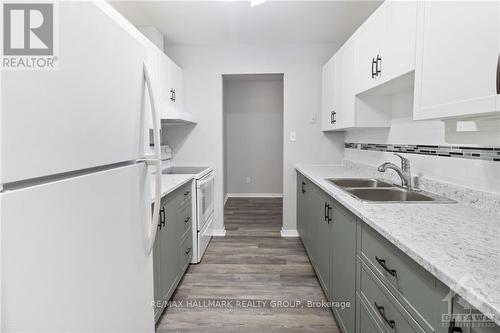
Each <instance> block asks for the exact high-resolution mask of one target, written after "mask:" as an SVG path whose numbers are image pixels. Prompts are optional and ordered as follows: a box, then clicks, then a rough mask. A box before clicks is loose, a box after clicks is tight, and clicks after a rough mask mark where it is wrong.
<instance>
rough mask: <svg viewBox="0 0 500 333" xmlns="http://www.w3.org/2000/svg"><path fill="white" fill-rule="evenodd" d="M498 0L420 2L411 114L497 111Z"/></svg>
mask: <svg viewBox="0 0 500 333" xmlns="http://www.w3.org/2000/svg"><path fill="white" fill-rule="evenodd" d="M499 7H500V2H498V1H489V2H487V1H485V2H475V1H463V2H446V1H443V2H442V1H436V2H434V1H425V2H422V3H420V4H419V12H418V28H417V29H418V33H417V57H416V61H417V66H416V71H415V75H416V77H415V107H414V119H432V118H448V117H464V116H473V115H480V114H486V113H492V112H498V111H499V109H500V108H499V106H500V103H498V94H497V87H496V85H497V66H498V62H499V50H500V17H499V10H500V9H499Z"/></svg>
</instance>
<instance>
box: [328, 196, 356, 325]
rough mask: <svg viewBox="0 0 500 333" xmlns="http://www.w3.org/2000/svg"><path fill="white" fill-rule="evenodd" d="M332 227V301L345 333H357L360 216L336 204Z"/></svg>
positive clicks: (334, 204)
mask: <svg viewBox="0 0 500 333" xmlns="http://www.w3.org/2000/svg"><path fill="white" fill-rule="evenodd" d="M330 204H331V205H332V206H333V209H332V212H331V214H332V215H333V216H332V218H331V220H332V221H331V222H330V223H331V228H330V295H329V296H330V300H331V301H332V302H333V304H332V310H333V312H334V313H335V316H336V318H337V322H338V324H339V326H340V327H341V329H342V332H345V333H351V332H354V331H355V314H356V307H355V299H356V298H355V295H356V226H357V223H356V217H355V216H354V215H352V214H351V213H349V212H347V211H346V210H345V208H343V207H342V206H340V205H339V204H336V203H333V202H332V203H330Z"/></svg>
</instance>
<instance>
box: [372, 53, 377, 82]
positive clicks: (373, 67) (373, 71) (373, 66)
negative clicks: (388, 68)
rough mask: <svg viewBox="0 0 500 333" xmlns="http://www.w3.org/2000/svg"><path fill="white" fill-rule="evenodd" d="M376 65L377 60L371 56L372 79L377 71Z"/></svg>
mask: <svg viewBox="0 0 500 333" xmlns="http://www.w3.org/2000/svg"><path fill="white" fill-rule="evenodd" d="M376 65H377V61H376V60H375V58H372V79H374V78H375V77H376V76H377V71H376V69H375V66H376Z"/></svg>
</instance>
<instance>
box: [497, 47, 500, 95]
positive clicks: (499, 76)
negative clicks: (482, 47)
mask: <svg viewBox="0 0 500 333" xmlns="http://www.w3.org/2000/svg"><path fill="white" fill-rule="evenodd" d="M497 94H500V54H499V55H498V60H497Z"/></svg>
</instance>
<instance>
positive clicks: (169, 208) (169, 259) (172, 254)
mask: <svg viewBox="0 0 500 333" xmlns="http://www.w3.org/2000/svg"><path fill="white" fill-rule="evenodd" d="M162 208H164V209H165V225H164V227H163V228H162V230H161V231H162V232H161V237H160V251H161V263H160V270H161V271H160V279H159V281H160V284H161V286H160V288H159V290H161V297H162V299H163V300H168V299H169V298H170V296H171V294H172V292H173V287H174V285H175V282H176V280H177V277H178V265H177V247H178V243H179V242H178V240H177V230H176V219H177V214H176V200H175V199H174V200H170V201H167V203H166V204H165V205H164V206H163V207H162Z"/></svg>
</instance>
